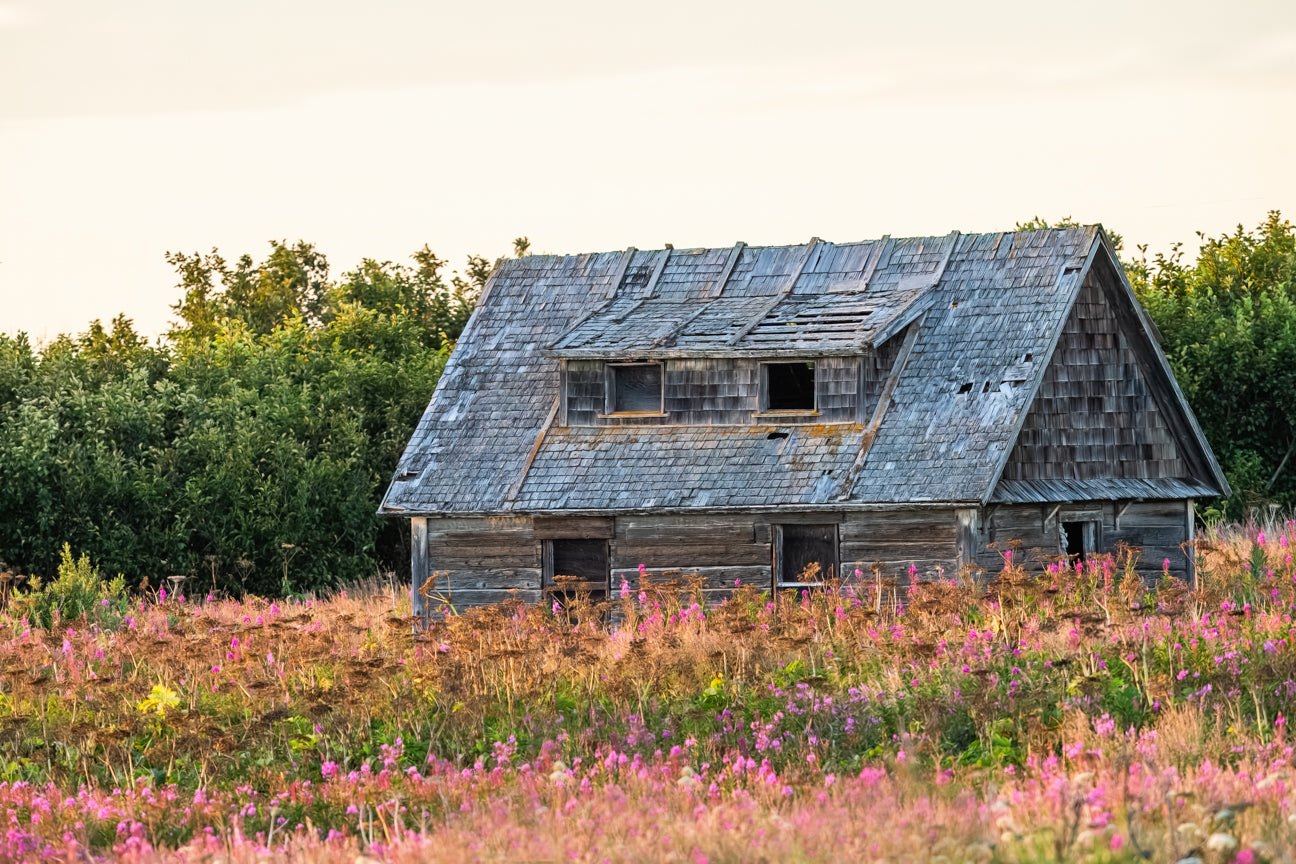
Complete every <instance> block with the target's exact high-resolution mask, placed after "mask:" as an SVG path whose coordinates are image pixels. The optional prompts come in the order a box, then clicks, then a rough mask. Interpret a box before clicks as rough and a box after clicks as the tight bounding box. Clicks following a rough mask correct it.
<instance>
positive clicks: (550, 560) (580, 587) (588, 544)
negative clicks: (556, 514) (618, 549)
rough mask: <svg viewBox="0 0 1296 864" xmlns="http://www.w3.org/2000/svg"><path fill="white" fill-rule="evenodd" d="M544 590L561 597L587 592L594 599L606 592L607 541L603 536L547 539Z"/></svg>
mask: <svg viewBox="0 0 1296 864" xmlns="http://www.w3.org/2000/svg"><path fill="white" fill-rule="evenodd" d="M545 542H546V543H547V544H548V549H547V550H546V552H547V554H546V555H545V558H546V559H547V560H546V561H545V565H546V566H545V571H546V572H545V590H546V591H547V592H549V593H552V594H555V595H558V596H559V597H560V598H565V599H568V600H570V599H572V598H575V597H577V596H579V595H589V598H590V599H591V600H594V601H599V600H606V599H607V596H608V584H609V572H608V544H607V541H606V540H547V541H545Z"/></svg>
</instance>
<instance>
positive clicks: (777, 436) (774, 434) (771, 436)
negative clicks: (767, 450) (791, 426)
mask: <svg viewBox="0 0 1296 864" xmlns="http://www.w3.org/2000/svg"><path fill="white" fill-rule="evenodd" d="M786 437H788V433H786V432H771V433H769V434H768V435H766V436H765V440H766V441H777V440H778V439H780V438H786Z"/></svg>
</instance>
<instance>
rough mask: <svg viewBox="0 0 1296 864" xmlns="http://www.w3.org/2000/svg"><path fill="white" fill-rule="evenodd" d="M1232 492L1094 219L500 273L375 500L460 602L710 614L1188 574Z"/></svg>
mask: <svg viewBox="0 0 1296 864" xmlns="http://www.w3.org/2000/svg"><path fill="white" fill-rule="evenodd" d="M1227 490H1228V484H1227V482H1226V481H1225V479H1224V475H1223V473H1222V472H1221V470H1220V467H1219V465H1218V464H1217V463H1216V461H1215V458H1214V456H1213V454H1212V453H1211V450H1210V447H1209V446H1208V444H1207V443H1206V440H1205V438H1204V437H1203V435H1202V432H1201V429H1200V428H1199V427H1198V424H1197V421H1196V419H1195V418H1194V417H1193V414H1192V412H1191V410H1190V409H1189V407H1188V405H1187V403H1186V402H1185V400H1184V397H1183V394H1182V392H1181V391H1180V390H1179V387H1178V385H1177V384H1176V383H1175V381H1174V378H1173V375H1172V374H1171V371H1170V367H1169V366H1168V364H1167V363H1166V359H1165V356H1164V355H1163V354H1162V352H1161V350H1160V347H1159V346H1158V344H1157V340H1156V338H1155V330H1154V328H1153V325H1152V324H1151V322H1150V320H1149V319H1148V317H1147V316H1146V314H1145V313H1144V312H1143V310H1142V309H1141V308H1140V306H1139V304H1138V302H1137V300H1136V299H1135V297H1134V294H1133V292H1132V290H1131V288H1130V285H1129V282H1128V281H1127V279H1126V277H1125V274H1124V272H1123V271H1122V269H1121V266H1120V263H1119V259H1118V258H1117V256H1116V255H1115V254H1114V252H1113V250H1112V248H1111V244H1110V242H1109V241H1108V239H1107V237H1106V235H1105V234H1104V233H1103V231H1102V229H1101V228H1100V227H1098V226H1088V227H1075V228H1055V229H1045V230H1038V231H1018V232H1002V233H991V234H970V235H969V234H959V233H957V232H955V233H952V234H949V235H946V236H942V237H915V238H908V239H896V238H890V237H884V238H882V239H880V240H873V241H867V242H862V243H846V244H834V243H826V242H823V241H820V240H818V239H814V240H812V241H811V242H809V243H808V244H804V245H799V246H776V247H763V248H762V247H751V246H747V245H745V244H743V243H739V244H737V245H736V246H734V247H732V248H724V249H672V248H666V249H660V250H654V251H646V252H645V251H639V250H636V249H633V248H632V249H628V250H626V251H623V252H607V253H602V254H589V255H569V256H549V255H545V256H532V257H526V258H521V259H517V260H507V261H503V262H501V263H500V264H498V265H497V266H496V268H495V270H494V273H493V274H492V276H491V278H490V280H489V282H488V283H487V285H486V288H485V290H484V291H483V292H482V296H481V299H480V301H479V302H478V306H477V309H476V311H475V313H474V314H473V317H472V320H471V321H470V322H469V324H468V327H467V329H466V330H465V331H464V333H463V335H462V337H461V338H460V340H459V343H458V346H457V347H456V349H455V351H454V354H453V356H452V357H451V359H450V362H449V364H448V365H447V367H446V369H445V373H444V375H443V376H442V378H441V381H440V383H439V385H438V386H437V389H436V393H435V395H434V396H433V398H432V401H431V404H429V405H428V408H427V411H426V413H425V414H424V415H423V418H422V421H421V422H420V423H419V426H418V429H417V431H416V432H415V434H414V436H413V438H412V439H411V441H410V443H409V446H408V448H407V449H406V451H405V454H404V456H403V458H402V459H401V462H400V465H399V467H398V468H397V471H396V475H395V477H394V479H393V480H392V483H391V486H390V487H389V489H388V490H387V493H386V496H385V497H384V499H383V503H382V507H381V512H382V513H384V514H390V515H393V516H398V517H402V518H408V519H410V520H411V523H412V531H411V534H412V538H413V548H412V552H411V560H412V565H413V582H414V587H415V588H416V589H417V588H419V587H420V586H422V585H424V584H425V582H426V580H428V579H429V578H431V577H433V576H434V575H435V577H436V581H435V583H434V585H435V590H436V592H437V593H438V594H439V595H441V596H447V597H449V598H450V599H451V600H452V601H453V602H454V604H455V605H456V606H458V607H461V608H462V607H464V606H471V605H476V604H482V603H490V602H495V601H498V600H501V599H504V598H505V597H506V596H508V592H510V591H517V592H518V596H520V597H522V598H523V599H525V600H527V601H538V600H540V599H541V598H542V597H543V596H544V592H545V591H546V590H547V589H548V590H561V589H562V588H563V587H564V586H565V587H570V582H569V580H574V582H575V583H577V584H579V585H580V586H581V587H583V588H585V589H588V590H590V591H592V592H594V593H595V594H596V595H597V594H599V593H603V592H608V591H610V590H615V589H616V587H617V586H619V585H620V584H621V582H622V580H623V579H624V580H627V581H628V582H629V583H630V584H631V586H632V587H633V588H635V589H637V588H638V587H639V582H640V578H641V570H640V567H641V566H642V568H643V570H642V575H643V578H645V579H647V580H668V579H672V578H678V577H686V576H691V575H696V576H698V577H700V578H702V579H703V580H705V583H706V586H707V588H708V590H709V591H712V592H714V593H715V595H716V596H720V595H722V594H723V593H724V592H726V591H728V590H732V587H733V586H734V584H735V582H736V580H741V581H742V582H743V583H744V584H751V585H757V586H759V587H762V588H781V587H798V586H801V585H802V584H803V580H805V579H807V578H808V579H809V580H810V581H812V582H816V581H820V580H822V579H825V578H829V577H833V576H846V577H850V576H852V575H853V574H854V572H855V570H856V568H860V569H863V570H865V571H866V572H867V571H868V570H869V568H870V567H871V566H872V565H873V564H874V562H883V565H884V567H885V568H886V569H887V570H888V571H890V575H892V576H895V577H898V578H900V579H901V580H903V579H904V578H905V577H906V575H907V574H908V573H910V572H911V568H914V570H913V571H912V572H916V573H918V574H919V575H920V577H921V578H927V577H930V576H934V575H936V574H938V573H941V572H944V573H946V574H952V573H956V572H958V571H959V570H960V569H961V568H963V567H964V566H966V565H980V566H982V567H985V568H986V569H991V570H994V569H999V568H1000V567H1001V566H1002V559H1001V557H1000V551H999V550H1000V549H1002V548H1006V545H1007V543H1008V541H1011V540H1019V541H1021V543H1022V552H1021V553H1019V554H1023V555H1027V556H1028V557H1029V556H1044V555H1064V554H1070V555H1072V556H1088V555H1092V554H1095V553H1102V552H1107V551H1111V550H1113V549H1114V548H1115V546H1116V545H1117V544H1118V543H1125V544H1129V545H1131V546H1135V547H1138V548H1140V549H1142V550H1143V555H1142V558H1141V559H1140V567H1141V568H1145V569H1146V571H1147V572H1148V573H1149V574H1151V573H1152V572H1160V570H1161V569H1162V562H1163V561H1164V560H1165V559H1167V558H1168V559H1169V560H1170V567H1171V570H1172V571H1173V572H1174V573H1176V574H1178V575H1179V576H1184V577H1187V576H1190V575H1191V572H1192V567H1193V562H1192V559H1191V554H1190V553H1188V552H1186V551H1185V543H1186V541H1189V540H1191V539H1192V536H1193V522H1194V515H1193V502H1194V499H1196V498H1199V497H1210V496H1215V495H1220V494H1227ZM809 565H818V571H817V573H818V575H814V573H815V569H814V568H813V567H811V568H810V569H809V570H807V567H808V566H809ZM807 573H809V574H811V575H810V576H809V577H807V576H806V574H807ZM869 575H870V578H871V576H872V574H871V573H870V574H869ZM562 577H567V578H565V579H564V578H562ZM556 580H557V581H556ZM414 597H415V606H416V610H421V608H422V598H421V596H420V592H419V591H418V590H415V592H414Z"/></svg>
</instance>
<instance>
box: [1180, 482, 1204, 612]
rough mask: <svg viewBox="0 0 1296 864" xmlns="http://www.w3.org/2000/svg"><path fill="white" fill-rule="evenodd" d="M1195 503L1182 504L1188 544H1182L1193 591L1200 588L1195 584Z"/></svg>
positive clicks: (1190, 499) (1189, 501)
mask: <svg viewBox="0 0 1296 864" xmlns="http://www.w3.org/2000/svg"><path fill="white" fill-rule="evenodd" d="M1196 504H1197V502H1196V501H1195V500H1194V499H1192V498H1189V499H1188V500H1187V501H1185V502H1184V531H1185V532H1186V533H1185V536H1187V538H1188V542H1187V543H1185V544H1184V549H1185V551H1186V552H1187V553H1188V581H1190V582H1192V586H1193V590H1194V591H1196V590H1198V589H1199V588H1200V587H1201V586H1200V585H1198V584H1197V510H1196Z"/></svg>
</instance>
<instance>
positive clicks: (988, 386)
mask: <svg viewBox="0 0 1296 864" xmlns="http://www.w3.org/2000/svg"><path fill="white" fill-rule="evenodd" d="M981 392H982V393H989V392H990V382H989V381H987V382H986V383H985V386H984V387H982V388H981Z"/></svg>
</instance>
